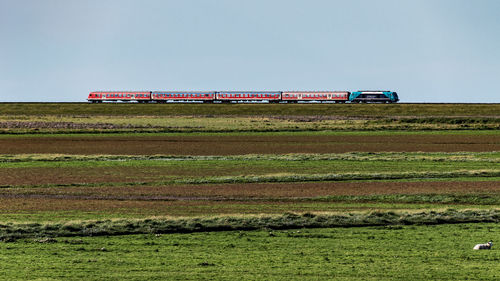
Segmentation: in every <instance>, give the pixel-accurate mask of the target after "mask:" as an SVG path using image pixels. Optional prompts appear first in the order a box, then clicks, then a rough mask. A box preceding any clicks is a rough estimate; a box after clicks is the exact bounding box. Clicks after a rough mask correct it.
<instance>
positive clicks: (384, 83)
mask: <svg viewBox="0 0 500 281" xmlns="http://www.w3.org/2000/svg"><path fill="white" fill-rule="evenodd" d="M499 81H500V1H497V0H477V1H473V0H467V1H465V0H413V1H410V0H377V1H372V0H351V1H345V0H339V1H337V0H330V1H328V0H325V1H319V0H308V1H306V0H303V1H298V0H284V1H281V0H253V1H245V0H220V1H218V0H212V1H208V0H206V1H204V0H197V1H196V0H183V1H180V0H175V1H169V0H96V1H94V0H85V1H81V0H44V1H39V0H18V1H16V0H0V102H14V101H21V102H57V101H60V102H72V101H86V98H87V95H88V93H89V92H91V91H96V90H151V91H154V90H207V91H208V90H348V91H356V90H392V91H396V92H398V94H399V97H400V99H401V102H465V103H475V102H480V103H489V102H497V103H498V102H500V90H499V89H500V87H499V85H498V83H499Z"/></svg>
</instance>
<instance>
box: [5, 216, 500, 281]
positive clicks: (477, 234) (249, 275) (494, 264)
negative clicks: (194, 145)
mask: <svg viewBox="0 0 500 281" xmlns="http://www.w3.org/2000/svg"><path fill="white" fill-rule="evenodd" d="M499 231H500V229H499V226H498V225H497V224H491V223H490V224H448V225H436V226H433V225H431V226H397V227H394V226H388V227H363V228H322V229H291V230H260V231H229V232H205V233H192V234H166V235H152V234H146V235H128V236H114V237H105V236H104V237H69V238H55V239H47V238H34V239H33V238H31V239H26V240H20V241H17V242H14V243H0V251H1V252H2V253H3V254H2V255H0V263H1V264H2V265H3V266H2V272H3V274H4V276H8V277H9V278H11V279H19V280H21V279H65V280H73V279H82V278H85V279H87V280H102V279H107V280H118V279H127V280H144V279H148V280H165V279H168V280H191V279H222V280H235V279H250V280H262V279H266V280H283V279H287V280H304V279H306V280H332V279H335V280H360V279H362V280H388V279H391V280H408V279H410V278H411V279H412V280H496V279H498V278H499V277H500V275H499V273H498V272H499V271H498V269H499V265H498V261H499V260H500V252H499V251H472V250H471V249H472V247H473V246H474V243H473V241H486V240H489V239H494V238H495V237H496V235H495V233H498V232H499Z"/></svg>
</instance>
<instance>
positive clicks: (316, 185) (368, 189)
mask: <svg viewBox="0 0 500 281" xmlns="http://www.w3.org/2000/svg"><path fill="white" fill-rule="evenodd" d="M494 192H500V182H499V181H482V182H465V181H464V182H461V181H459V182H454V181H436V182H312V183H257V184H255V183H248V184H217V185H177V186H175V185H173V186H134V187H64V188H29V189H24V188H21V189H19V188H5V189H0V198H53V199H96V200H151V201H155V200H212V201H223V200H255V199H269V198H310V197H318V196H328V195H381V194H446V193H454V194H457V193H461V194H465V193H494Z"/></svg>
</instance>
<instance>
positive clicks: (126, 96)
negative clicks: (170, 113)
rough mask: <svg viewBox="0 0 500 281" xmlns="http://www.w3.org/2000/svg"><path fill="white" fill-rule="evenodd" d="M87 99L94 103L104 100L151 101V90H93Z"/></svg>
mask: <svg viewBox="0 0 500 281" xmlns="http://www.w3.org/2000/svg"><path fill="white" fill-rule="evenodd" d="M87 100H88V101H89V102H92V103H101V102H103V101H114V102H116V101H124V102H129V101H137V102H139V103H147V102H149V101H151V92H91V93H90V94H89V97H88V98H87Z"/></svg>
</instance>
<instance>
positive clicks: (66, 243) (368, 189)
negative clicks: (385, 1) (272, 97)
mask: <svg viewBox="0 0 500 281" xmlns="http://www.w3.org/2000/svg"><path fill="white" fill-rule="evenodd" d="M498 112H500V105H498V104H429V105H424V104H416V105H415V104H413V105H410V104H392V105H365V104H363V105H336V104H309V105H306V104H299V105H287V104H276V105H268V104H261V105H259V104H247V105H244V104H230V105H222V104H214V105H210V104H208V105H202V104H167V105H160V104H147V105H142V104H141V105H139V104H97V105H91V104H76V103H75V104H70V103H63V104H36V103H34V104H23V103H3V104H0V241H2V243H0V267H1V268H2V273H3V275H2V276H0V279H2V280H24V279H38V280H52V279H56V280H60V279H64V280H68V279H69V280H73V279H89V280H97V279H101V280H102V279H112V280H114V279H116V280H118V279H133V280H144V279H153V280H154V279H158V280H160V279H161V280H164V279H173V280H185V279H227V280H229V279H230V280H234V279H259V280H261V279H269V280H284V279H287V280H290V279H292V280H298V279H312V280H319V279H322V280H331V279H338V280H359V279H363V280H381V279H382V280H387V279H399V280H408V279H409V278H411V279H416V280H429V279H442V280H449V279H458V280H465V279H480V280H492V279H498V274H497V272H498V270H497V269H498V267H499V266H498V260H499V254H498V253H497V252H498V251H496V247H495V246H494V248H493V250H492V251H478V252H474V251H472V250H471V249H472V247H473V246H474V244H476V243H484V242H487V241H489V240H493V241H498V240H499V239H498V238H497V236H498V235H497V234H496V233H498V223H499V222H500V211H499V208H498V206H499V205H500V133H499V132H500V130H498V129H499V128H500V117H499V114H498Z"/></svg>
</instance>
